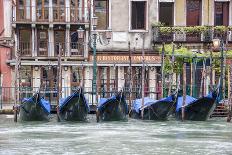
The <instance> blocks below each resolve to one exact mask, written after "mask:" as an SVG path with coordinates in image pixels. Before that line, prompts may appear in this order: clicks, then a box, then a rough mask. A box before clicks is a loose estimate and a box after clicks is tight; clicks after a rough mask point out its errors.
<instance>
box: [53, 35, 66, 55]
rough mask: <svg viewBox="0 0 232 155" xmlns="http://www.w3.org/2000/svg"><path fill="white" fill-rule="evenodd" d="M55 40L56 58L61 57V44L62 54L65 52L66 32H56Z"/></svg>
mask: <svg viewBox="0 0 232 155" xmlns="http://www.w3.org/2000/svg"><path fill="white" fill-rule="evenodd" d="M54 40H55V56H57V55H59V44H60V45H61V50H62V51H61V52H62V55H64V52H65V31H54Z"/></svg>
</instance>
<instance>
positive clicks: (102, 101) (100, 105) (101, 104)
mask: <svg viewBox="0 0 232 155" xmlns="http://www.w3.org/2000/svg"><path fill="white" fill-rule="evenodd" d="M120 99H123V100H124V102H125V103H126V101H125V98H124V97H123V96H122V97H121V98H120ZM114 100H117V96H115V95H113V96H112V97H110V98H100V101H99V102H98V106H97V108H98V110H100V111H101V109H102V108H103V107H104V106H105V105H106V104H108V103H110V102H112V101H114ZM125 106H126V107H125V108H126V111H127V113H128V105H127V104H125Z"/></svg>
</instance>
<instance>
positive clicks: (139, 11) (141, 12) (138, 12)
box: [131, 1, 146, 30]
mask: <svg viewBox="0 0 232 155" xmlns="http://www.w3.org/2000/svg"><path fill="white" fill-rule="evenodd" d="M131 29H132V30H138V29H142V30H144V29H146V2H145V1H132V4H131Z"/></svg>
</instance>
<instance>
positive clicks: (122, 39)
mask: <svg viewBox="0 0 232 155" xmlns="http://www.w3.org/2000/svg"><path fill="white" fill-rule="evenodd" d="M129 3H130V0H111V4H110V5H111V10H110V13H111V19H110V21H111V28H112V33H113V34H112V39H111V42H110V44H109V45H108V46H102V45H101V44H100V43H99V42H98V43H97V50H98V51H128V41H130V42H131V48H134V47H135V48H136V50H141V49H142V42H143V41H142V35H141V34H142V32H145V46H144V47H145V50H150V51H151V50H152V30H151V24H152V22H154V21H157V13H156V12H157V11H158V6H157V4H158V3H157V0H148V1H147V3H148V5H147V6H148V8H147V9H148V17H147V18H148V22H147V25H148V29H147V30H146V31H130V29H129V24H130V23H129V22H130V13H129V11H130V9H129Z"/></svg>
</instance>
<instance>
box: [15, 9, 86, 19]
mask: <svg viewBox="0 0 232 155" xmlns="http://www.w3.org/2000/svg"><path fill="white" fill-rule="evenodd" d="M12 10H13V22H28V21H29V22H70V23H88V22H89V8H88V7H79V6H76V7H73V6H70V7H65V6H53V7H48V6H43V7H42V6H13V9H12Z"/></svg>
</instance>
